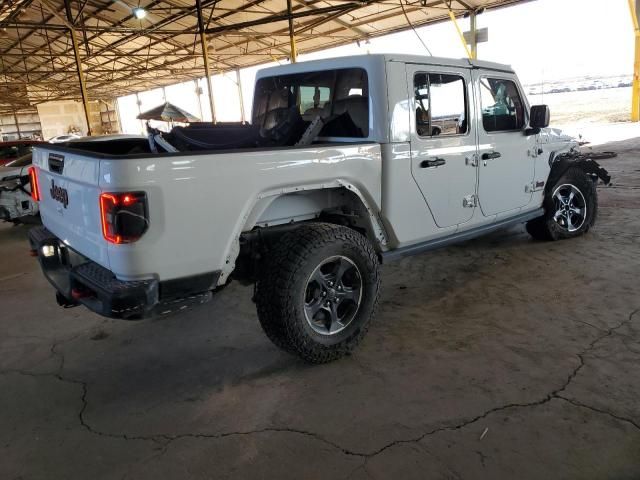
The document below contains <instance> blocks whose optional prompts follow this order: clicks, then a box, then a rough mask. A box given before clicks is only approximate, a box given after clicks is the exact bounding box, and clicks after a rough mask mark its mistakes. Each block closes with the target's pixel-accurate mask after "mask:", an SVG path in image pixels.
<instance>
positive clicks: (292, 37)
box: [287, 0, 298, 63]
mask: <svg viewBox="0 0 640 480" xmlns="http://www.w3.org/2000/svg"><path fill="white" fill-rule="evenodd" d="M287 14H288V16H289V43H290V46H291V63H296V62H297V61H298V49H297V48H296V37H295V31H294V29H293V16H292V14H293V10H292V7H291V0H287Z"/></svg>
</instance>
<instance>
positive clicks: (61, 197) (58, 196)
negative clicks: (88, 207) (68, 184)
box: [49, 180, 69, 208]
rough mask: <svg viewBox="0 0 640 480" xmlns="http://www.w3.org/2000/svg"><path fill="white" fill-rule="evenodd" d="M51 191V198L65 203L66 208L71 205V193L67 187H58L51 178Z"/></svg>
mask: <svg viewBox="0 0 640 480" xmlns="http://www.w3.org/2000/svg"><path fill="white" fill-rule="evenodd" d="M49 193H50V194H51V198H53V199H54V200H56V201H58V202H60V203H61V204H62V205H64V208H67V205H69V194H68V193H67V189H66V188H62V187H58V186H57V185H56V184H55V182H54V181H53V180H51V190H49Z"/></svg>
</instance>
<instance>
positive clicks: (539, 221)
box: [526, 167, 598, 240]
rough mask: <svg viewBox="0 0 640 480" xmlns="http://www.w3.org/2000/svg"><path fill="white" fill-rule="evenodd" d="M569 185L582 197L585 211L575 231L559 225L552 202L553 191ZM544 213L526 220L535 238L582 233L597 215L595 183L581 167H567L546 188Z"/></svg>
mask: <svg viewBox="0 0 640 480" xmlns="http://www.w3.org/2000/svg"><path fill="white" fill-rule="evenodd" d="M565 185H569V186H572V187H575V188H576V189H577V190H579V192H580V193H581V194H582V196H583V197H584V201H585V207H586V213H585V215H584V221H583V222H582V224H581V226H580V227H579V228H577V229H576V230H575V231H569V230H568V229H567V228H564V227H563V226H562V225H560V224H559V223H558V222H557V221H556V220H555V219H554V216H555V214H556V212H557V206H556V204H555V202H554V198H553V197H554V192H556V191H557V189H558V188H560V187H561V186H565ZM543 205H544V209H545V213H544V215H543V216H541V217H538V218H536V219H534V220H531V221H530V222H527V225H526V229H527V232H528V233H529V234H530V235H531V236H532V237H533V238H535V239H536V240H562V239H565V238H574V237H578V236H580V235H583V234H585V233H587V232H588V231H589V229H590V228H591V227H593V226H594V225H595V223H596V218H597V215H598V194H597V191H596V183H595V182H594V181H593V180H592V179H591V177H590V176H588V175H587V174H586V173H585V172H584V171H583V170H582V169H581V168H578V167H571V168H569V169H568V170H567V171H566V172H565V173H564V174H563V175H562V176H561V177H560V179H559V180H558V181H557V182H556V183H555V185H553V186H552V187H551V188H550V189H548V191H547V193H546V194H545V198H544V204H543Z"/></svg>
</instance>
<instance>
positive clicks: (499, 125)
mask: <svg viewBox="0 0 640 480" xmlns="http://www.w3.org/2000/svg"><path fill="white" fill-rule="evenodd" d="M480 101H481V102H482V125H483V127H484V129H485V131H486V132H503V131H509V130H522V128H523V127H524V104H523V102H522V99H521V97H520V93H519V92H518V88H517V87H516V84H515V82H513V81H511V80H505V79H503V78H482V79H481V80H480Z"/></svg>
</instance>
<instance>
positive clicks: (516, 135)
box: [474, 70, 536, 216]
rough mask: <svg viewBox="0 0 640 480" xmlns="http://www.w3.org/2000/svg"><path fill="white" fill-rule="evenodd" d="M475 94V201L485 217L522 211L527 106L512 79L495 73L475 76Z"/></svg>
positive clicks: (530, 155) (529, 163) (528, 168)
mask: <svg viewBox="0 0 640 480" xmlns="http://www.w3.org/2000/svg"><path fill="white" fill-rule="evenodd" d="M477 72H479V71H478V70H475V71H474V77H475V82H476V85H477V89H478V92H479V95H478V97H479V98H478V100H479V108H480V109H481V110H480V111H481V112H482V114H481V115H480V116H479V121H478V155H479V157H480V167H479V185H478V197H479V200H480V208H481V210H482V213H483V214H484V215H485V216H492V215H496V214H499V213H502V212H509V211H512V210H516V209H519V208H521V207H524V206H525V205H527V204H528V203H529V202H530V201H531V195H532V193H531V191H532V188H531V183H532V182H533V178H534V173H535V171H534V166H535V160H536V155H535V153H534V152H532V149H534V148H535V136H525V134H524V132H525V128H526V127H527V124H528V122H527V110H528V108H527V105H526V103H525V97H524V95H523V94H522V90H521V89H520V87H519V85H518V83H517V81H516V78H515V76H514V75H511V74H501V73H498V72H495V73H494V72H484V73H477Z"/></svg>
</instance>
